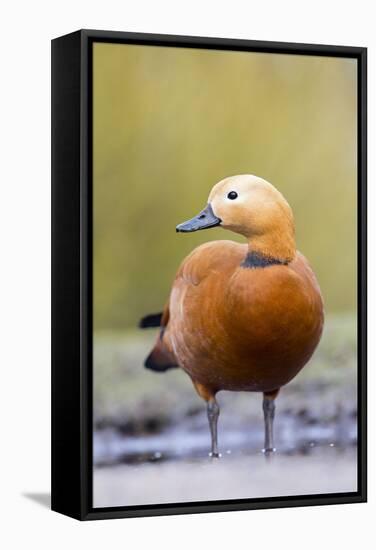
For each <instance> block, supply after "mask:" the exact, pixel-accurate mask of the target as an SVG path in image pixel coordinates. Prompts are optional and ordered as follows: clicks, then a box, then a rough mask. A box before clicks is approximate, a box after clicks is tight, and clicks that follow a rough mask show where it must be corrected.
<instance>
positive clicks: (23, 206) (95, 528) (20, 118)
mask: <svg viewBox="0 0 376 550" xmlns="http://www.w3.org/2000/svg"><path fill="white" fill-rule="evenodd" d="M372 4H374V2H372V1H369V2H367V1H366V0H358V1H357V2H348V1H347V0H342V1H337V0H332V1H330V0H325V1H322V0H312V1H311V2H307V1H304V0H303V1H302V0H300V1H292V0H282V1H278V0H276V1H270V0H269V1H268V0H266V1H262V0H258V1H257V2H254V1H253V0H248V1H246V2H241V1H239V0H231V1H229V0H227V1H226V2H223V1H222V0H221V1H218V0H217V1H213V2H209V1H208V0H201V1H199V2H196V1H195V0H190V1H189V2H188V1H180V2H179V1H178V0H175V1H172V0H171V1H167V0H166V1H162V0H159V1H158V0H155V1H152V0H151V1H147V0H132V1H130V0H122V1H115V0H105V1H104V0H100V1H98V0H91V1H79V0H74V1H72V0H64V1H61V2H56V1H55V2H54V1H50V2H47V1H41V0H33V1H31V2H30V1H28V2H27V1H25V0H24V1H21V2H17V1H13V2H7V3H4V4H3V6H2V15H1V19H2V25H1V27H2V29H1V35H0V40H1V48H0V56H1V63H0V94H1V98H0V110H1V112H0V132H1V149H0V150H1V157H0V158H1V161H0V171H1V177H0V185H1V199H0V224H1V230H0V238H1V245H0V259H1V270H0V277H1V284H0V291H1V300H0V305H1V324H2V325H1V342H2V344H1V347H0V350H1V363H0V364H1V385H0V407H1V416H0V418H1V423H2V429H1V432H0V448H1V451H0V461H1V468H0V508H1V510H0V514H1V516H0V518H1V519H0V524H1V528H0V544H1V546H2V547H3V548H6V549H13V548H37V547H38V548H40V549H45V548H51V547H52V548H55V549H60V548H62V549H63V548H64V549H65V550H66V549H67V548H69V547H70V548H79V547H83V545H85V548H88V549H91V548H93V549H96V548H101V549H102V548H111V546H114V547H122V548H137V549H139V548H141V549H142V548H152V549H153V550H154V549H159V548H163V549H169V548H179V549H185V548H190V549H200V550H201V549H203V548H215V549H216V550H217V549H222V548H223V549H225V548H226V549H230V548H236V547H242V548H271V547H273V546H275V547H278V548H286V549H287V548H288V549H291V550H293V549H298V548H299V549H302V548H304V549H308V550H309V549H311V548H312V549H315V550H317V548H321V549H322V548H323V549H327V548H334V547H335V548H343V549H347V548H349V549H350V548H351V549H353V548H354V547H359V546H361V545H362V544H366V543H368V544H367V546H368V547H369V545H370V544H369V543H371V547H372V543H374V541H375V539H376V535H375V527H374V524H375V518H376V504H375V497H376V495H375V468H374V462H375V422H374V419H375V399H372V398H373V397H374V395H375V394H374V392H375V389H374V388H375V375H374V368H373V367H374V363H375V352H374V346H372V342H371V349H370V354H369V387H370V397H371V399H370V406H369V424H370V427H369V446H370V457H369V463H370V472H369V503H368V504H358V505H342V506H330V507H314V508H300V509H285V510H267V511H254V512H232V513H222V514H206V515H196V516H175V517H165V518H150V519H127V520H112V521H102V522H99V521H96V522H91V523H79V522H76V521H74V520H72V519H69V518H66V517H63V516H61V515H58V514H55V513H52V512H50V511H49V510H48V509H47V508H46V507H45V506H41V505H40V504H37V503H36V502H35V501H34V500H32V499H30V498H29V497H27V496H25V494H30V493H37V494H40V493H42V494H43V493H48V492H49V479H50V460H49V456H50V434H49V430H50V396H49V390H50V297H49V293H50V44H49V41H50V39H51V38H54V37H56V36H59V35H62V34H66V33H68V32H71V31H73V30H76V29H79V28H97V29H111V30H128V31H143V32H157V33H169V34H191V35H199V36H220V37H234V38H247V39H258V40H277V41H290V42H299V41H300V42H312V43H324V44H325V43H326V44H345V45H354V46H367V47H368V48H369V97H370V98H371V101H370V104H369V125H370V131H369V138H370V142H369V152H370V155H369V156H370V166H369V181H370V189H369V204H370V207H369V208H370V209H371V208H372V207H373V208H375V205H374V198H375V191H374V187H373V180H374V176H375V151H376V147H375V145H376V143H375V120H374V118H375V110H374V105H375V101H374V98H375V97H376V89H375V88H376V86H375V50H376V44H375V43H376V33H375V15H374V14H373V13H372V12H373V10H372ZM333 207H334V208H335V205H333ZM375 225H376V223H375V215H372V210H371V215H370V223H369V226H370V241H371V243H372V242H373V237H374V234H375ZM338 239H341V235H338ZM374 277H375V259H374V255H373V254H371V256H370V281H371V282H372V280H373V279H374ZM374 302H375V293H374V291H373V290H372V289H371V290H370V306H372V305H373V304H374ZM369 322H370V326H371V330H373V328H372V327H373V326H374V324H373V323H374V312H371V314H370V318H369ZM371 337H372V332H371ZM371 339H372V338H370V340H371ZM372 348H373V349H372Z"/></svg>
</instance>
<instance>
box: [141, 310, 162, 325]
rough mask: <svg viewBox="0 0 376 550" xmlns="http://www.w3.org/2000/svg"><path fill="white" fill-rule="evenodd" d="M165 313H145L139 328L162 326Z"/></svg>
mask: <svg viewBox="0 0 376 550" xmlns="http://www.w3.org/2000/svg"><path fill="white" fill-rule="evenodd" d="M162 316H163V313H162V312H161V313H151V314H150V315H145V317H142V319H140V321H139V323H138V326H139V328H155V327H160V326H161V323H162Z"/></svg>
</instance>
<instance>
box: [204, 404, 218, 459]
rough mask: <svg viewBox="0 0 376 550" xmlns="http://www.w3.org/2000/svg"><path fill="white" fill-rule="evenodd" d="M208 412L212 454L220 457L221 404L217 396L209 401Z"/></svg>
mask: <svg viewBox="0 0 376 550" xmlns="http://www.w3.org/2000/svg"><path fill="white" fill-rule="evenodd" d="M207 413H208V420H209V427H210V435H211V453H210V456H212V457H215V458H219V457H220V454H219V452H218V417H219V405H218V403H217V400H216V398H215V397H213V399H211V400H210V401H208V404H207Z"/></svg>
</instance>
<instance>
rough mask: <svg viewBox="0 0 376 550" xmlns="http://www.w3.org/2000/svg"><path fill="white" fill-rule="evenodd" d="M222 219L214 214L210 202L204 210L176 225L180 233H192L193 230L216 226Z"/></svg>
mask: <svg viewBox="0 0 376 550" xmlns="http://www.w3.org/2000/svg"><path fill="white" fill-rule="evenodd" d="M221 221H222V220H221V219H219V218H217V216H216V215H215V214H214V212H213V210H212V207H211V206H210V204H208V206H207V207H206V208H204V210H202V211H201V212H200V213H199V214H197V216H195V217H194V218H192V219H191V220H188V221H186V222H183V223H179V225H177V226H176V231H177V232H178V233H179V232H180V233H190V232H191V231H199V230H200V229H207V228H209V227H215V226H216V225H219V224H220V223H221Z"/></svg>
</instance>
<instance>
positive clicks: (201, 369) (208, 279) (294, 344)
mask: <svg viewBox="0 0 376 550" xmlns="http://www.w3.org/2000/svg"><path fill="white" fill-rule="evenodd" d="M216 226H220V227H223V228H225V229H229V230H230V231H234V232H235V233H239V234H240V235H243V236H244V237H245V239H246V241H247V242H246V243H244V244H239V243H236V242H233V241H226V240H221V241H213V242H208V243H206V244H203V245H201V246H199V247H197V248H196V249H194V250H193V252H191V254H189V256H187V258H185V260H184V261H183V262H182V264H181V266H180V268H179V270H178V272H177V275H176V277H175V280H174V283H173V285H172V290H171V294H170V298H169V301H168V303H167V305H166V307H165V308H164V311H163V313H161V314H156V315H149V316H147V317H144V318H143V319H142V320H141V323H140V326H141V327H148V326H160V332H159V334H158V337H157V341H156V343H155V346H154V348H153V350H152V351H151V353H150V355H149V356H148V357H147V359H146V361H145V366H146V367H147V368H150V369H152V370H155V371H165V370H167V369H169V368H172V367H181V368H182V369H183V370H184V371H185V372H186V373H187V374H188V375H189V376H190V377H191V379H192V382H193V385H194V387H195V388H196V390H197V392H198V394H199V395H200V396H201V397H202V398H203V399H204V400H205V401H206V403H207V414H208V419H209V425H210V432H211V455H212V456H215V457H218V456H219V453H218V444H217V423H218V417H219V406H218V403H217V400H216V394H217V392H219V391H220V390H230V391H252V392H262V393H263V411H264V420H265V445H264V451H265V453H267V454H270V453H272V452H273V451H274V450H275V449H274V443H273V419H274V414H275V398H276V396H277V394H278V392H279V390H280V388H281V387H282V386H284V385H286V384H287V383H288V382H290V380H292V379H293V378H294V376H296V374H297V373H298V372H299V371H300V370H301V369H302V367H304V365H305V364H306V363H307V362H308V361H309V359H310V358H311V356H312V354H313V352H314V350H315V348H316V346H317V344H318V342H319V340H320V337H321V333H322V329H323V321H324V314H323V300H322V297H321V292H320V288H319V285H318V282H317V280H316V277H315V275H314V273H313V271H312V269H311V268H310V266H309V264H308V262H307V260H306V258H305V257H304V256H303V255H302V254H301V253H300V252H298V251H297V250H296V246H295V228H294V218H293V214H292V210H291V208H290V206H289V204H288V203H287V201H286V200H285V199H284V197H283V196H282V194H281V193H280V192H279V191H278V190H277V189H276V188H275V187H273V185H271V184H270V183H268V182H267V181H265V180H264V179H261V178H259V177H256V176H252V175H240V176H233V177H229V178H226V179H224V180H222V181H220V182H219V183H217V184H216V185H215V186H214V187H213V189H212V191H211V193H210V195H209V199H208V204H207V206H206V208H205V209H204V210H202V212H200V213H199V214H198V215H197V216H195V217H194V218H192V219H190V220H188V221H186V222H184V223H181V224H180V225H178V226H177V227H176V231H177V232H180V233H189V232H191V231H198V230H202V229H207V228H211V227H216Z"/></svg>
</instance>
